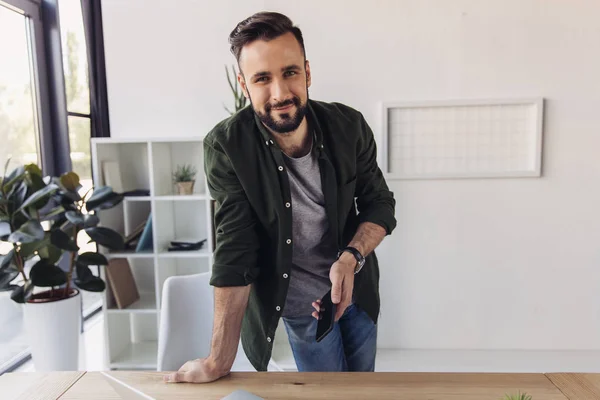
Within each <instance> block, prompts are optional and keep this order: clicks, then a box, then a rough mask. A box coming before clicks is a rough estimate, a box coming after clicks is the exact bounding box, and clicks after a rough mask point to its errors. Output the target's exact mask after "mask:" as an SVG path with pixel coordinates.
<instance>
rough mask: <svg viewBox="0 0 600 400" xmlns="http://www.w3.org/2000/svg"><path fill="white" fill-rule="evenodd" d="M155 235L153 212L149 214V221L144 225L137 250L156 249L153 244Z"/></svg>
mask: <svg viewBox="0 0 600 400" xmlns="http://www.w3.org/2000/svg"><path fill="white" fill-rule="evenodd" d="M152 241H153V235H152V214H150V215H149V216H148V221H147V222H146V225H145V226H144V230H143V231H142V234H141V235H140V238H139V240H138V242H137V246H136V248H135V251H136V252H141V251H152V250H153V249H154V245H153V244H152Z"/></svg>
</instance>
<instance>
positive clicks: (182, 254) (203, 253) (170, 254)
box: [158, 249, 212, 258]
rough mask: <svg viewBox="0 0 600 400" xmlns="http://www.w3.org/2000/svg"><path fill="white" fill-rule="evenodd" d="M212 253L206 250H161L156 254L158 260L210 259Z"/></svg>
mask: <svg viewBox="0 0 600 400" xmlns="http://www.w3.org/2000/svg"><path fill="white" fill-rule="evenodd" d="M211 255H212V253H211V252H210V251H208V249H200V250H194V251H167V250H162V251H160V252H159V253H158V258H195V257H210V256H211Z"/></svg>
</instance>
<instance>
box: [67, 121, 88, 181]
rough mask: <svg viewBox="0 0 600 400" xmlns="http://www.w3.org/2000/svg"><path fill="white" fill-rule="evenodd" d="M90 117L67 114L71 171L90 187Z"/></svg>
mask: <svg viewBox="0 0 600 400" xmlns="http://www.w3.org/2000/svg"><path fill="white" fill-rule="evenodd" d="M90 132H91V127H90V119H89V118H85V117H74V116H69V143H70V144H71V163H72V164H73V171H74V172H76V173H77V175H79V178H80V179H81V184H82V185H83V186H84V187H87V188H91V187H92V164H91V163H92V159H91V156H90V136H91V133H90Z"/></svg>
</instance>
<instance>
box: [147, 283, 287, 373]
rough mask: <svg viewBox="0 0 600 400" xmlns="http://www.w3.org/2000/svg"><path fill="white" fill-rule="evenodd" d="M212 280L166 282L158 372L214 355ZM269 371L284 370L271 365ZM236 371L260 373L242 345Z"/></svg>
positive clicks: (161, 316) (234, 367)
mask: <svg viewBox="0 0 600 400" xmlns="http://www.w3.org/2000/svg"><path fill="white" fill-rule="evenodd" d="M209 280H210V273H209V272H206V273H202V274H195V275H181V276H171V277H169V278H167V279H166V280H165V283H164V285H163V294H162V299H163V300H162V306H161V310H160V328H159V332H158V363H157V370H158V371H177V370H178V369H179V368H180V367H181V366H182V365H183V364H184V363H185V362H186V361H188V360H193V359H196V358H202V357H206V356H208V354H209V353H210V345H211V337H212V328H213V306H214V297H213V296H214V291H213V287H212V286H210V284H209ZM268 370H270V371H280V370H281V369H280V368H279V367H278V366H277V365H276V364H275V363H273V362H270V363H269V368H268ZM232 371H256V370H255V369H254V367H253V366H252V364H251V363H250V361H249V360H248V358H247V357H246V355H245V353H244V350H243V349H242V345H241V343H240V344H239V345H238V352H237V356H236V359H235V362H234V364H233V367H232Z"/></svg>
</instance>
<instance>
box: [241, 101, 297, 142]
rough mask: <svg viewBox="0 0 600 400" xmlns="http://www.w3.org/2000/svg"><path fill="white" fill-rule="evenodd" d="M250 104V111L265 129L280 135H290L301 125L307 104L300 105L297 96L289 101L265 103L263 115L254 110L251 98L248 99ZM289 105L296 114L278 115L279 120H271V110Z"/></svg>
mask: <svg viewBox="0 0 600 400" xmlns="http://www.w3.org/2000/svg"><path fill="white" fill-rule="evenodd" d="M250 103H251V104H252V109H253V110H254V112H255V113H256V115H258V118H259V119H260V120H261V122H262V123H263V124H265V126H266V127H267V128H269V129H270V130H272V131H273V132H276V133H280V134H286V133H290V132H293V131H295V130H296V129H298V127H299V126H300V124H301V123H302V120H303V119H304V117H305V116H306V110H307V108H308V107H307V103H308V102H307V103H305V104H302V103H301V102H300V98H299V97H297V96H294V97H293V98H291V99H288V100H285V101H282V102H280V103H276V104H271V103H267V104H266V105H265V112H264V113H263V112H260V111H258V110H257V109H256V107H255V106H254V103H253V102H252V98H250ZM290 104H293V105H295V106H296V112H295V113H294V114H291V115H290V113H283V114H279V118H280V120H279V121H276V120H275V119H274V118H273V114H272V110H273V108H280V107H285V106H288V105H290Z"/></svg>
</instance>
